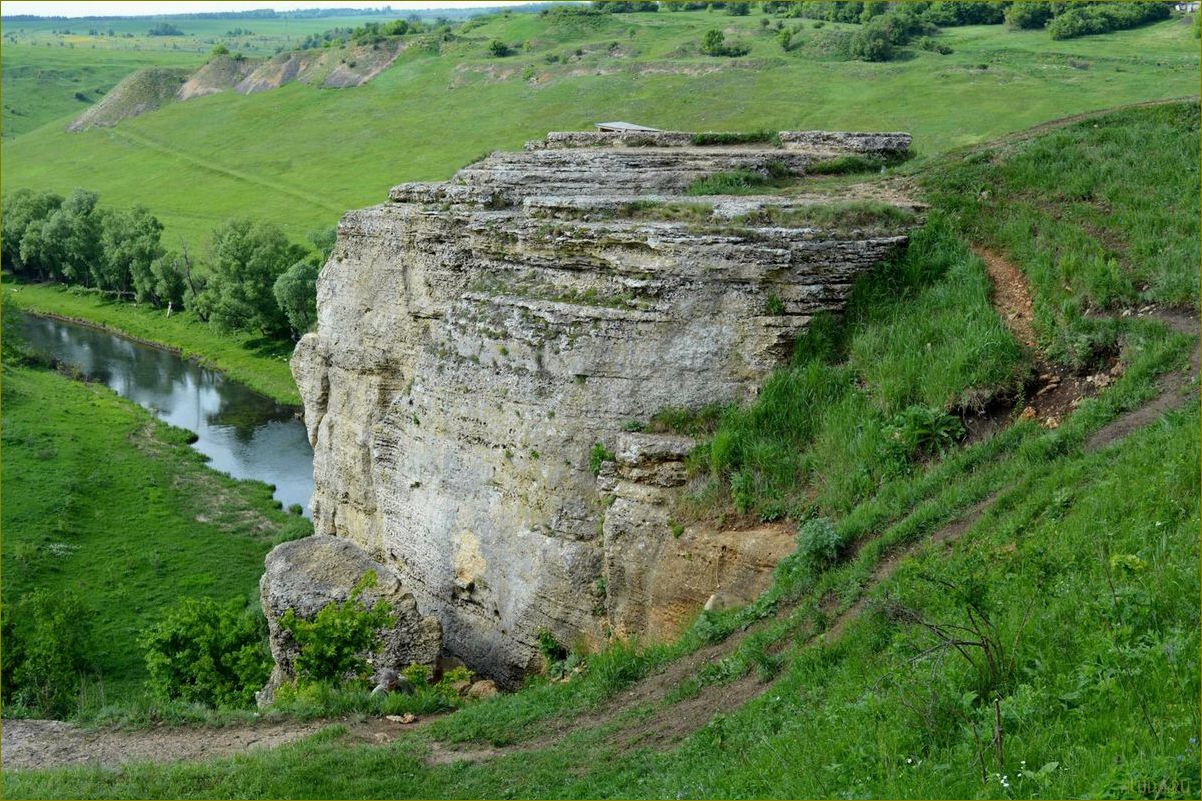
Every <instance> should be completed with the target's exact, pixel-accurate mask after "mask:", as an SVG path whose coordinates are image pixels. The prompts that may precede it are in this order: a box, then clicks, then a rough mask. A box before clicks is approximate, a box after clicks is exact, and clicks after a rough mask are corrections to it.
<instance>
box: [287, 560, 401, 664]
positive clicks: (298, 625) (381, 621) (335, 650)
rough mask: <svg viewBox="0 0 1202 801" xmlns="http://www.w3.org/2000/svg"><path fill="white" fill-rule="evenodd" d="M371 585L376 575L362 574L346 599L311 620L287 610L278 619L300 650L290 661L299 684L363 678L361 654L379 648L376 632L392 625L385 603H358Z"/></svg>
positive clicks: (389, 610) (363, 654)
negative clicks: (371, 604) (368, 606)
mask: <svg viewBox="0 0 1202 801" xmlns="http://www.w3.org/2000/svg"><path fill="white" fill-rule="evenodd" d="M375 584H376V574H375V573H374V572H368V573H365V574H364V576H363V578H362V579H360V581H359V583H358V584H356V585H355V588H354V589H353V590H352V591H351V596H350V597H349V598H347V599H346V600H345V601H342V602H340V603H332V604H327V605H326V606H325V607H323V608H322V610H321V611H320V612H318V613H317V615H316V616H315V617H314V618H313V619H312V620H305V619H303V618H300V617H298V616H297V615H296V613H295V612H294V611H293V610H291V609H289V610H288V611H287V612H285V613H284V615H283V617H281V618H280V626H281V627H282V628H283V629H285V630H286V631H288V632H290V633H291V634H292V636H293V638H295V640H296V642H297V645H298V646H299V647H300V651H299V653H297V655H296V658H295V660H293V666H294V667H295V668H296V675H297V678H298V679H299V680H300V681H302V682H303V681H316V682H321V681H339V680H344V679H347V678H352V677H359V678H364V677H366V676H367V673H368V665H367V660H366V659H365V655H367V654H369V653H370V652H372V651H374V650H375V649H376V648H377V647H378V646H379V641H380V636H379V630H380V629H382V628H387V627H389V626H392V625H394V624H395V622H396V618H395V616H394V615H393V614H392V607H391V606H390V605H389V604H388V603H387V602H384V601H380V602H377V603H376V604H374V605H373V606H372V607H371V608H370V609H369V608H367V605H366V604H365V603H364V602H363V601H362V599H361V596H362V594H363V591H364V590H366V589H369V588H371V587H374V586H375Z"/></svg>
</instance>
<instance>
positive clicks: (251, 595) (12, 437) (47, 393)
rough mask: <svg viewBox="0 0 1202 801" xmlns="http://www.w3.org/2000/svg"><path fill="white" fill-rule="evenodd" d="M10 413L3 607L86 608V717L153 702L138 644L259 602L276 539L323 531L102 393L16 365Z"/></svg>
mask: <svg viewBox="0 0 1202 801" xmlns="http://www.w3.org/2000/svg"><path fill="white" fill-rule="evenodd" d="M3 408H4V459H3V462H2V463H0V467H2V471H0V481H2V483H3V487H4V504H3V516H2V518H0V524H2V525H3V531H4V550H3V570H4V577H5V582H4V597H3V600H4V603H5V605H6V606H7V605H9V604H11V603H13V602H15V601H17V600H18V599H20V598H21V597H23V596H25V595H27V594H28V593H30V592H31V591H33V590H34V589H35V588H40V589H46V590H49V591H50V592H52V593H58V592H65V591H67V590H68V589H70V590H73V591H74V592H76V593H77V594H78V595H79V596H80V597H81V598H83V599H84V600H85V602H86V603H87V606H88V608H89V609H90V610H91V612H92V614H91V616H90V617H91V619H92V620H93V621H94V623H93V631H92V635H91V637H90V643H91V645H92V647H94V649H95V650H94V652H92V653H90V662H91V664H93V665H94V667H95V673H94V674H93V675H90V676H88V677H87V679H86V681H85V684H84V687H83V690H82V691H81V693H80V699H81V704H80V707H81V708H80V710H79V711H80V712H81V713H84V714H90V713H94V712H96V711H97V710H98V709H99V708H100V707H102V706H105V705H112V704H129V703H135V702H137V701H138V700H139V699H141V698H143V697H144V690H143V686H142V682H143V680H144V678H145V667H144V665H143V657H142V649H141V648H140V647H139V645H138V636H139V635H140V633H141V632H142V631H143V630H144V629H145V628H146V627H147V626H148V625H150V624H152V623H154V622H155V621H158V620H160V619H162V616H163V614H164V613H165V611H166V610H167V609H169V608H171V607H173V606H174V605H175V604H176V603H177V602H178V601H179V599H180V598H182V597H187V596H209V597H213V598H216V599H219V600H221V601H226V600H229V599H235V598H236V599H245V600H246V601H247V602H251V601H253V600H254V599H255V598H256V597H257V595H258V579H259V576H260V575H261V573H262V572H263V556H264V555H265V554H266V553H267V551H268V550H270V548H271V547H272V544H273V543H274V542H277V541H280V540H283V539H292V538H295V537H298V536H305V535H306V534H308V533H309V532H310V531H311V530H312V529H311V527H310V524H309V521H308V520H306V519H305V518H302V517H299V516H297V515H295V514H290V513H288V512H286V511H284V510H282V509H280V508H279V507H278V504H277V503H276V501H275V500H274V499H273V498H272V489H271V487H270V486H268V485H267V484H264V483H262V482H258V481H239V480H235V479H233V478H230V477H229V476H227V475H225V474H223V473H219V472H217V471H215V470H212V469H210V468H209V467H208V466H207V464H206V462H205V458H204V457H203V456H202V455H201V454H199V453H197V452H196V451H194V450H193V449H192V448H191V447H190V445H189V444H188V443H189V442H190V439H191V437H190V436H189V434H188V432H187V431H184V430H183V429H180V428H176V427H173V426H169V425H166V424H165V423H162V422H160V421H159V420H157V419H156V418H155V417H154V415H153V414H151V413H150V412H149V411H147V410H145V409H143V408H141V407H140V406H138V405H137V404H135V403H133V402H130V401H127V400H125V399H123V398H121V397H119V396H118V395H117V394H116V393H115V392H113V391H112V390H110V389H108V388H107V387H105V386H103V385H101V384H93V383H84V382H81V381H76V380H73V379H71V378H67V377H65V376H63V375H60V374H59V373H56V372H53V371H50V370H45V369H41V368H37V367H28V366H20V365H17V364H12V363H9V362H8V361H6V362H5V364H4V381H3ZM5 712H6V714H12V713H13V710H11V709H6V710H5Z"/></svg>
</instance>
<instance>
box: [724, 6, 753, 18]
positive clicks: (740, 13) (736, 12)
mask: <svg viewBox="0 0 1202 801" xmlns="http://www.w3.org/2000/svg"><path fill="white" fill-rule="evenodd" d="M726 13H727V14H730V15H731V16H732V17H745V16H747V15H748V14H750V13H751V3H727V4H726Z"/></svg>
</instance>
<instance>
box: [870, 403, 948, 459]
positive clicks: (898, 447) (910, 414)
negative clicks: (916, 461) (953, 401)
mask: <svg viewBox="0 0 1202 801" xmlns="http://www.w3.org/2000/svg"><path fill="white" fill-rule="evenodd" d="M963 437H964V424H963V423H962V422H960V419H959V418H958V417H955V416H953V415H950V414H948V413H946V412H944V411H942V410H940V409H932V408H930V407H929V406H919V405H915V406H910V407H908V408H907V409H905V410H904V411H902V412H900V413H899V414H897V415H895V416H894V417H893V419H892V420H891V421H890V422H889V423H888V425H886V427H885V447H886V449H887V451H888V453H889V455H890V456H891V457H893V458H894V459H896V460H899V461H902V462H905V461H909V460H910V459H913V458H915V457H920V456H933V455H934V454H936V453H938V454H940V455H942V454H945V453H947V451H948V450H950V449H951V448H952V447H954V446H955V444H956V443H957V442H959V441H960V439H962V438H963Z"/></svg>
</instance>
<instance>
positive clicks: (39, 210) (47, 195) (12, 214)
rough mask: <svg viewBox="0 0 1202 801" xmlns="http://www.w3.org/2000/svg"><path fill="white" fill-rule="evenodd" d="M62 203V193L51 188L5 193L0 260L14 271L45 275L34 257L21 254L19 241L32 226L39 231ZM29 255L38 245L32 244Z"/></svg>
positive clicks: (35, 276) (1, 213)
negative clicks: (56, 192)
mask: <svg viewBox="0 0 1202 801" xmlns="http://www.w3.org/2000/svg"><path fill="white" fill-rule="evenodd" d="M62 205H63V198H62V195H57V194H55V193H53V192H34V191H33V190H32V189H18V190H16V191H15V192H13V193H11V194H8V195H5V196H4V203H3V207H2V209H0V263H3V265H4V268H5V269H7V270H12V271H13V272H14V273H15V274H17V275H22V276H27V277H30V278H46V277H47V275H48V273H47V272H46V270H45V269H44V267H43V265H42V264H41V263H40V262H39V261H37V260H36V259H30V260H26V259H24V258H22V256H21V241H22V240H23V239H24V238H25V235H26V233H28V232H29V231H30V230H31V229H34V228H36V229H38V230H39V231H40V229H41V227H42V225H44V224H45V222H46V221H47V220H48V219H50V216H51V215H52V214H54V212H56V211H58V209H59V208H60V207H61V206H62ZM28 251H29V253H30V255H31V256H33V254H34V253H37V252H40V248H35V247H33V246H31V247H30V248H29V249H28Z"/></svg>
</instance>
